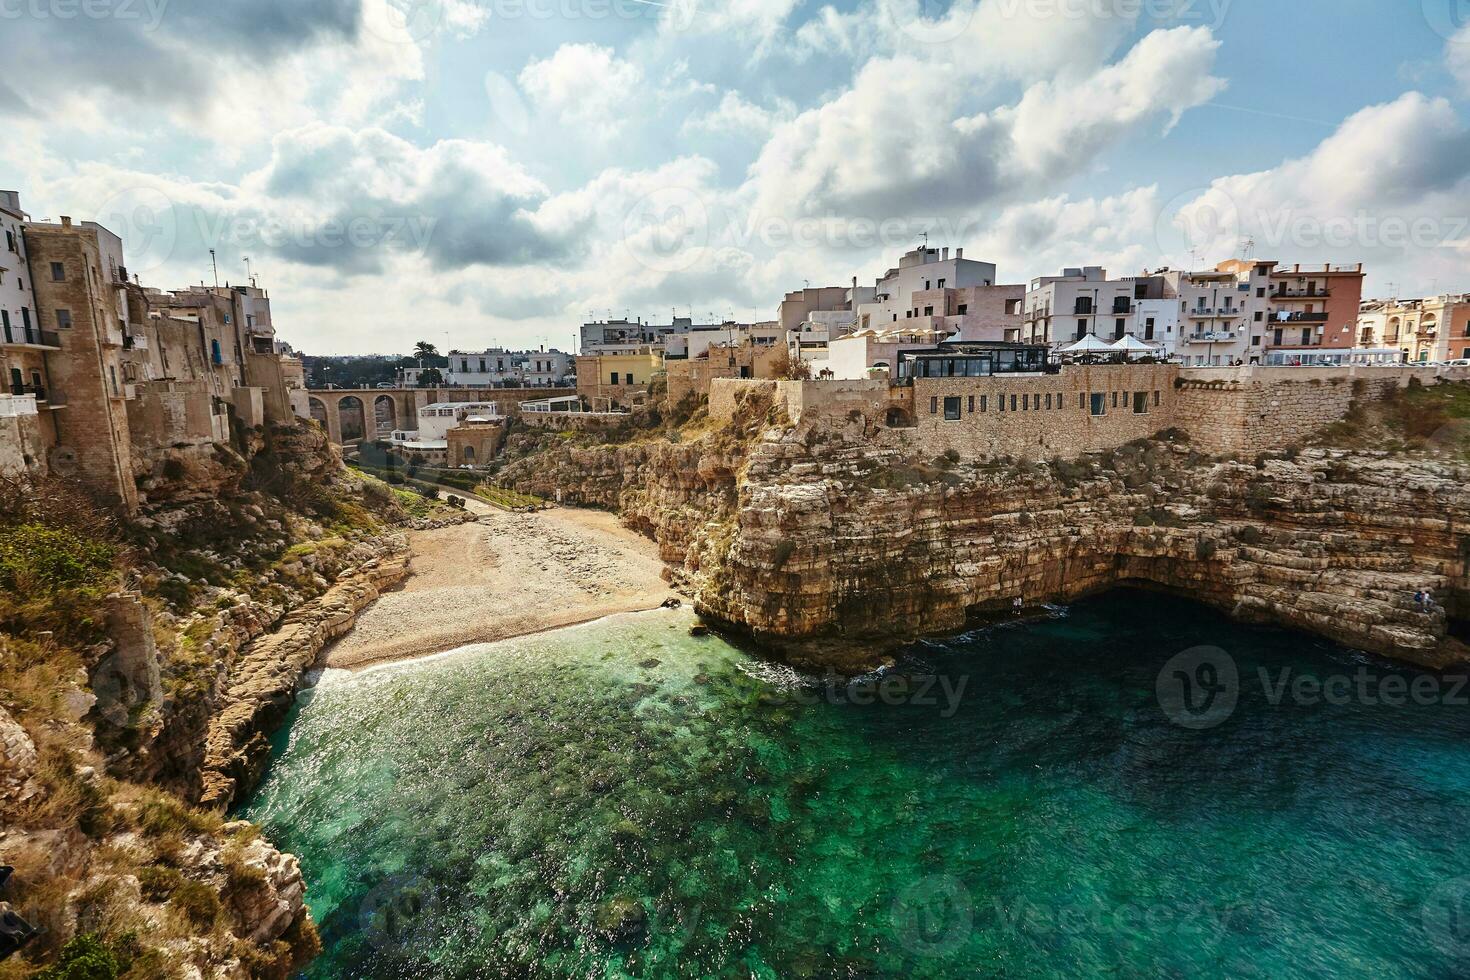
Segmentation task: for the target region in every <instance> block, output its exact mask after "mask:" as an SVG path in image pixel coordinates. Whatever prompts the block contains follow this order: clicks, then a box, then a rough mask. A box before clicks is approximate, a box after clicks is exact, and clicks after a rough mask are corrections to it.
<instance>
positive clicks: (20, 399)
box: [0, 395, 36, 419]
mask: <svg viewBox="0 0 1470 980" xmlns="http://www.w3.org/2000/svg"><path fill="white" fill-rule="evenodd" d="M35 414H36V396H35V395H0V419H11V418H19V417H20V416H22V415H35Z"/></svg>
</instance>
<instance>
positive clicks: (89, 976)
mask: <svg viewBox="0 0 1470 980" xmlns="http://www.w3.org/2000/svg"><path fill="white" fill-rule="evenodd" d="M118 973H119V966H118V962H117V957H116V956H114V955H113V954H112V951H111V950H110V949H108V948H107V947H106V946H104V945H103V944H102V940H101V939H100V938H99V937H98V936H97V935H96V934H95V933H87V934H86V935H82V936H78V937H76V938H75V939H73V940H72V941H71V942H69V943H67V944H66V945H65V946H63V947H61V956H60V958H59V959H58V960H57V962H56V964H55V965H53V966H51V967H50V968H48V969H45V970H42V971H40V972H39V973H37V974H36V980H115V978H116V977H117V975H118Z"/></svg>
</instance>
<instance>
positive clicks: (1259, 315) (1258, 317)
mask: <svg viewBox="0 0 1470 980" xmlns="http://www.w3.org/2000/svg"><path fill="white" fill-rule="evenodd" d="M1263 319H1265V314H1263V313H1262V312H1261V311H1260V310H1256V322H1257V323H1260V322H1261V321H1262V320H1263Z"/></svg>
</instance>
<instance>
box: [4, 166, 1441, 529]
mask: <svg viewBox="0 0 1470 980" xmlns="http://www.w3.org/2000/svg"><path fill="white" fill-rule="evenodd" d="M0 225H3V226H4V230H5V242H6V248H5V253H4V256H3V259H4V269H3V272H0V330H3V347H0V358H3V362H4V363H3V364H0V370H3V373H4V375H5V377H6V378H7V379H8V387H7V388H6V389H5V392H4V393H3V394H0V476H7V477H18V476H31V477H40V476H49V475H55V476H61V477H69V478H75V479H77V480H78V481H80V482H81V484H82V485H84V486H86V487H87V488H88V489H89V490H91V491H92V492H94V493H97V494H99V495H101V496H102V497H104V498H106V499H109V500H111V501H113V502H115V503H117V504H119V505H121V506H122V507H123V508H124V509H125V510H127V511H129V512H137V511H139V510H140V509H146V508H147V507H148V506H149V504H150V502H152V503H153V504H155V505H156V504H158V503H160V502H166V501H167V500H169V499H170V493H171V492H173V491H174V490H175V489H176V487H175V485H176V484H178V483H180V482H184V483H187V482H188V481H187V479H184V477H183V475H184V474H186V473H189V472H192V471H194V470H198V469H207V468H208V466H209V461H210V459H211V458H212V457H213V455H214V454H215V452H216V448H215V447H217V446H219V445H221V444H228V443H230V442H231V440H232V438H235V436H234V435H232V433H234V432H236V430H239V429H246V430H250V429H255V430H260V429H263V428H264V427H266V426H283V425H291V424H294V422H295V420H297V419H302V420H307V419H309V420H313V421H315V422H316V423H317V424H318V425H320V426H321V428H322V429H323V431H324V432H325V433H327V435H328V436H329V438H330V439H331V441H332V442H333V443H334V444H337V445H339V446H341V447H342V448H343V449H344V450H345V451H346V452H347V453H348V455H349V456H350V457H356V456H357V455H358V454H359V453H364V452H366V451H367V450H368V449H369V448H371V449H372V450H373V452H374V453H375V454H376V455H374V457H373V458H374V459H375V460H377V461H378V462H379V463H380V464H389V463H391V464H398V463H408V462H410V461H411V462H412V463H413V464H414V466H415V469H416V470H418V469H419V467H420V466H427V467H428V469H427V470H423V471H422V472H423V473H424V474H425V475H426V476H427V475H430V474H432V473H433V472H434V471H436V470H445V469H448V470H459V471H469V472H471V473H473V472H475V471H482V470H484V469H486V468H487V467H489V466H490V464H492V463H494V462H495V460H496V458H497V456H498V455H499V453H500V452H501V449H502V447H503V444H504V441H505V438H506V434H507V432H508V431H509V428H510V426H511V424H512V420H514V422H515V423H517V424H523V425H528V426H537V427H541V428H551V429H561V428H566V427H568V426H577V427H580V428H586V427H599V426H603V427H607V426H616V425H618V424H619V423H620V422H621V421H622V419H623V417H624V416H626V415H627V413H629V412H631V411H633V410H635V409H637V408H639V407H642V406H645V405H650V404H655V403H658V404H664V405H667V406H677V405H680V404H681V403H687V404H689V405H695V404H697V405H700V406H706V407H707V408H708V410H709V411H710V412H711V414H713V415H716V416H724V417H728V415H729V414H730V412H731V411H732V409H733V405H734V398H735V397H736V395H737V393H739V392H740V391H742V390H744V389H751V388H753V387H761V386H772V387H773V390H775V391H777V392H778V397H779V398H780V399H781V400H782V402H783V403H784V404H785V406H786V409H787V411H788V412H789V413H790V415H791V417H792V418H793V419H799V418H800V417H801V415H802V413H803V412H807V413H810V412H822V411H839V410H840V411H841V412H849V411H855V412H859V413H861V414H862V415H864V416H868V417H872V418H873V419H875V421H876V422H878V424H880V425H881V426H882V427H883V428H884V429H886V430H892V432H893V433H894V434H895V438H907V439H909V440H910V441H911V442H912V443H913V444H914V445H915V446H916V447H919V448H922V449H923V450H924V451H926V452H929V453H931V454H937V453H946V452H953V453H955V454H957V455H958V457H959V458H962V459H965V460H969V461H976V460H984V459H988V458H994V457H998V456H1010V455H1026V456H1032V457H1034V458H1038V459H1047V458H1051V457H1056V456H1063V457H1066V456H1074V455H1076V454H1077V453H1080V452H1086V451H1099V450H1104V449H1108V448H1116V447H1117V446H1121V445H1123V444H1125V443H1127V442H1129V441H1131V440H1135V439H1138V438H1143V437H1147V436H1151V435H1153V434H1155V433H1157V432H1161V431H1164V430H1167V429H1171V428H1181V429H1184V430H1186V431H1188V432H1189V433H1190V434H1191V436H1192V437H1193V438H1194V439H1195V440H1196V443H1197V444H1198V445H1202V446H1206V447H1210V448H1213V449H1215V450H1217V451H1220V452H1239V451H1246V450H1249V451H1261V450H1268V449H1278V448H1284V447H1285V446H1286V445H1288V444H1289V442H1290V440H1291V439H1292V438H1294V437H1298V436H1301V435H1305V434H1307V433H1308V432H1310V431H1311V430H1312V429H1313V428H1315V427H1320V426H1322V425H1326V424H1328V423H1330V422H1333V421H1336V420H1337V419H1339V418H1341V416H1342V414H1343V413H1345V412H1346V411H1347V408H1348V402H1347V401H1346V400H1344V399H1343V398H1342V397H1340V396H1335V395H1330V394H1329V395H1323V394H1320V392H1330V391H1332V390H1333V387H1332V385H1328V386H1326V387H1321V386H1320V383H1321V382H1326V381H1331V382H1340V381H1343V380H1344V379H1346V381H1347V382H1349V383H1351V382H1354V381H1361V382H1369V381H1372V382H1373V383H1375V384H1377V383H1379V382H1384V383H1388V384H1393V385H1399V386H1402V385H1406V384H1408V383H1410V380H1411V379H1412V380H1414V381H1416V382H1418V383H1434V382H1435V381H1436V380H1439V379H1442V378H1444V379H1461V378H1465V377H1470V295H1467V294H1463V293H1461V294H1442V295H1437V296H1432V297H1423V298H1417V299H1406V298H1400V297H1393V298H1389V299H1382V298H1371V297H1365V296H1364V295H1363V282H1364V279H1365V276H1366V274H1367V273H1366V272H1365V270H1364V268H1363V265H1362V264H1361V263H1358V264H1355V265H1353V266H1341V265H1323V266H1310V265H1303V264H1301V263H1297V262H1285V261H1274V260H1264V259H1225V260H1222V261H1220V262H1219V263H1218V264H1217V265H1216V266H1215V267H1214V268H1212V269H1206V270H1178V269H1167V268H1161V269H1156V270H1153V271H1150V272H1145V273H1143V274H1140V275H1136V276H1122V277H1110V275H1109V273H1108V271H1107V270H1106V269H1103V268H1101V267H1098V266H1087V265H1084V266H1078V267H1075V268H1067V269H1063V270H1061V273H1060V274H1059V275H1041V276H1037V277H1035V278H1033V279H1031V280H1030V281H1029V283H1015V284H1008V283H1005V282H1003V281H1002V277H1001V276H1000V274H999V271H998V270H997V268H996V266H995V264H994V263H990V262H986V261H983V260H980V259H975V258H966V257H965V255H964V248H963V247H956V248H954V249H953V254H951V249H950V247H948V246H944V247H930V246H927V245H924V246H921V247H917V248H913V249H911V250H909V251H908V252H906V253H904V254H903V255H902V256H899V257H898V261H897V265H895V266H894V267H892V268H890V269H889V270H888V271H887V272H885V273H884V274H883V275H882V276H881V277H880V278H879V279H878V280H877V281H876V283H874V284H873V285H859V283H858V280H857V278H856V277H854V278H853V279H852V281H851V282H850V283H849V284H847V285H835V286H822V287H811V286H807V287H804V288H802V289H799V290H793V291H791V292H789V293H787V294H786V295H785V296H784V297H782V299H781V300H780V302H779V304H778V305H777V307H776V309H775V310H774V316H773V318H772V319H770V320H767V321H761V322H756V323H735V322H695V320H694V319H693V318H692V317H677V316H675V317H672V318H671V320H670V321H669V322H664V323H653V322H645V321H644V320H642V319H641V318H640V319H635V320H626V319H623V320H616V319H614V320H599V321H593V322H588V323H584V324H582V326H581V328H580V333H579V337H580V343H579V346H578V349H577V351H576V353H575V354H572V353H567V352H563V351H559V350H555V349H552V350H545V349H538V350H524V351H516V350H509V349H506V348H504V347H486V348H484V349H479V350H471V351H466V350H458V349H455V350H450V351H448V352H446V353H445V354H443V355H440V354H439V352H438V351H437V349H436V348H434V347H433V346H432V345H427V344H421V345H420V346H421V347H422V348H425V349H426V350H427V352H428V353H429V354H430V358H431V359H432V360H438V361H442V367H440V366H435V365H429V366H425V364H424V359H423V358H422V357H419V358H418V360H417V362H411V363H413V366H403V367H400V368H398V369H397V371H396V375H395V377H394V378H393V380H392V381H389V382H382V383H379V384H377V385H376V386H375V387H373V388H371V389H359V390H351V389H343V388H342V387H340V386H338V385H333V384H331V383H330V382H329V381H328V380H325V378H324V377H323V376H322V375H320V374H319V375H318V376H317V377H315V378H308V376H307V372H306V370H305V369H304V367H303V363H302V359H301V358H300V357H299V356H297V355H296V354H295V353H294V350H293V345H292V343H288V342H287V341H286V340H285V339H283V338H282V337H280V336H278V335H277V327H276V324H275V321H274V320H273V318H272V314H271V302H270V297H269V295H268V293H267V292H266V290H264V289H263V288H261V287H260V286H259V285H258V284H257V282H256V281H254V280H252V281H248V282H245V283H229V282H226V283H224V284H223V285H221V284H219V283H216V284H214V285H205V284H202V283H201V284H199V285H195V286H189V287H185V288H181V289H174V290H164V289H160V288H158V287H156V286H155V285H153V284H145V283H142V282H140V281H139V277H137V276H130V275H129V273H128V265H127V256H126V255H125V250H124V244H123V242H122V239H121V238H119V237H118V235H116V234H114V233H113V232H112V231H110V230H109V229H107V228H106V227H104V226H102V225H100V224H98V223H96V222H94V221H88V220H82V221H74V220H73V219H72V218H71V217H62V218H61V219H60V220H59V221H58V222H38V221H33V220H31V219H30V217H29V215H28V214H27V213H26V212H25V211H24V210H23V208H22V204H21V201H20V199H19V195H18V194H17V193H16V192H13V191H3V192H0ZM285 332H287V333H290V335H291V337H292V339H293V341H294V342H295V344H298V345H308V344H310V343H311V337H310V336H309V335H305V336H303V335H300V334H299V333H295V332H291V331H285ZM405 340H407V338H405ZM1308 382H1310V383H1312V384H1314V385H1315V386H1317V387H1318V389H1319V391H1317V392H1313V393H1312V394H1313V396H1314V397H1310V398H1308V397H1306V396H1300V397H1294V398H1293V399H1289V400H1287V401H1286V402H1283V401H1282V400H1281V399H1280V398H1275V397H1272V398H1270V399H1269V401H1268V402H1267V403H1265V405H1264V406H1263V405H1262V404H1261V402H1260V399H1261V397H1262V395H1261V393H1262V392H1268V391H1270V392H1274V391H1278V390H1280V391H1287V390H1290V391H1298V390H1299V389H1300V388H1301V385H1302V384H1303V383H1308ZM312 384H315V385H317V387H313V386H312ZM1226 392H1229V393H1230V397H1228V398H1227V397H1226V396H1225V393H1226ZM1242 392H1244V393H1245V395H1244V396H1243V400H1242V397H1241V396H1240V393H1242ZM1284 406H1286V407H1284Z"/></svg>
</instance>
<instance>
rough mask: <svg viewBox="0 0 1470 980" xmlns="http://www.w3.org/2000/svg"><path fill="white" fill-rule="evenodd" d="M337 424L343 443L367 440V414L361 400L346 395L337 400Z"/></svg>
mask: <svg viewBox="0 0 1470 980" xmlns="http://www.w3.org/2000/svg"><path fill="white" fill-rule="evenodd" d="M337 424H338V426H339V427H340V428H341V431H342V441H343V442H359V441H361V440H362V439H365V438H367V412H366V411H365V410H364V409H363V405H362V399H361V398H358V397H357V396H356V395H348V396H347V397H345V398H342V399H339V400H338V402H337Z"/></svg>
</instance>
